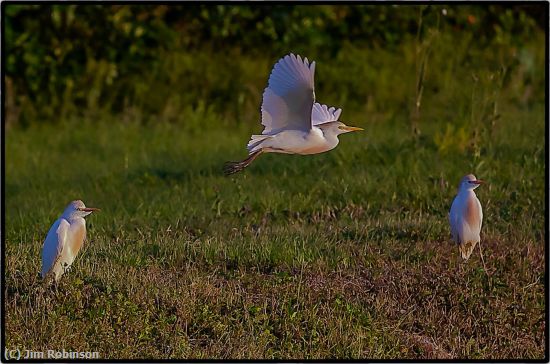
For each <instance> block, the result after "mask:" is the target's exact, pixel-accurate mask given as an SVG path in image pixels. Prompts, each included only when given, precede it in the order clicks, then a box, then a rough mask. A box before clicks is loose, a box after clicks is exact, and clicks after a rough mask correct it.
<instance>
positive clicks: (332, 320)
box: [4, 48, 546, 359]
mask: <svg viewBox="0 0 550 364" xmlns="http://www.w3.org/2000/svg"><path fill="white" fill-rule="evenodd" d="M410 49H412V48H410ZM450 53H451V52H449V49H446V48H443V49H442V51H441V54H439V53H437V52H434V53H433V54H434V55H433V58H432V59H431V61H430V62H431V63H430V67H431V68H430V69H429V72H430V73H429V74H428V76H427V79H426V91H424V92H425V93H424V96H423V101H422V108H421V113H422V118H421V120H420V124H419V126H420V129H421V131H422V133H421V135H420V136H419V137H418V138H413V137H412V136H411V133H410V122H409V114H408V113H407V105H409V103H408V100H410V99H411V97H412V96H411V95H414V92H413V90H414V87H409V86H410V85H411V84H413V83H411V82H413V80H414V74H412V75H407V76H406V77H407V79H406V82H404V83H403V84H397V83H396V82H397V73H396V72H391V69H392V67H393V69H395V67H398V65H399V62H400V61H403V59H402V58H401V56H400V55H395V54H393V55H392V54H389V53H388V52H385V51H382V50H373V51H372V53H371V58H370V59H372V63H371V64H370V66H369V64H368V63H366V62H367V58H368V57H366V56H365V55H364V54H363V53H361V52H359V51H358V50H357V51H356V53H354V56H356V57H355V58H354V59H356V63H353V62H351V61H348V60H343V59H336V60H334V63H335V64H336V65H335V66H331V61H330V60H324V61H323V62H320V63H319V66H318V70H319V73H320V74H321V73H322V75H323V78H324V79H325V80H327V81H326V82H336V80H334V79H333V78H335V77H336V76H337V75H338V74H342V79H341V80H340V81H341V84H340V85H339V86H337V85H336V83H335V84H334V88H331V87H329V86H330V85H329V84H327V83H325V84H320V85H319V87H318V89H317V90H316V91H317V95H318V97H319V98H320V100H321V101H322V102H327V103H329V104H337V105H341V106H342V107H343V109H344V112H343V115H342V117H343V120H344V121H345V122H347V123H349V124H351V125H357V126H361V127H364V128H365V130H366V131H365V132H361V133H353V134H349V135H344V136H341V138H340V140H341V143H340V145H339V146H338V147H337V149H335V150H333V151H331V152H329V153H325V154H321V155H317V156H308V157H303V156H289V155H264V156H262V157H260V158H259V159H258V160H257V161H256V162H254V163H253V164H252V165H251V167H249V168H248V169H247V170H246V171H245V172H244V173H241V174H238V175H235V176H232V177H229V178H228V177H224V176H223V174H222V172H221V169H222V165H223V163H224V162H225V161H226V160H236V159H240V158H243V157H244V156H245V154H246V151H245V145H246V142H247V141H248V137H249V135H250V133H251V132H253V131H254V132H258V131H259V130H260V126H259V123H258V122H257V118H258V112H257V108H258V106H257V105H258V104H259V101H260V100H259V97H260V96H261V95H260V93H258V94H257V95H255V96H251V95H248V96H247V97H246V104H247V105H248V103H249V104H250V105H255V106H254V108H255V109H256V111H253V109H252V108H251V109H250V110H249V111H247V113H246V114H245V115H244V116H243V122H241V123H235V121H233V120H231V118H230V117H228V116H227V115H225V114H223V113H219V112H217V111H215V110H209V109H208V108H205V107H198V108H191V107H190V108H188V109H185V111H184V112H183V113H182V114H181V115H178V117H177V120H175V121H181V122H175V123H169V122H167V121H166V120H165V119H163V118H160V119H161V121H158V122H155V123H153V122H149V123H146V124H144V125H142V124H138V123H133V122H120V121H119V120H117V119H116V118H115V117H113V116H110V115H103V114H100V115H99V117H98V118H94V119H92V118H89V117H83V118H78V119H75V120H74V121H72V122H69V123H63V124H59V125H55V124H49V125H33V126H32V127H30V128H28V129H21V128H10V129H8V130H6V150H5V153H6V168H5V172H6V185H5V192H6V201H5V209H6V226H5V239H6V250H5V257H6V267H5V269H6V286H5V290H4V295H5V299H6V307H5V308H6V310H5V312H6V345H7V347H8V348H11V347H19V348H25V349H30V350H35V351H37V350H46V349H56V350H61V349H63V348H64V349H65V350H89V351H98V352H99V353H100V356H101V357H104V358H166V357H170V358H293V359H305V358H312V359H321V358H473V359H481V358H483V359H497V358H507V359H511V358H534V359H542V358H543V356H544V332H545V327H544V312H545V310H546V307H545V301H544V198H545V193H544V168H545V163H546V159H545V158H546V157H545V155H544V142H545V141H544V102H543V99H542V98H537V97H535V98H529V97H528V96H526V98H527V99H526V100H523V99H521V95H523V94H522V92H523V91H524V89H526V88H528V86H525V83H522V82H523V81H522V80H523V79H522V78H518V77H519V76H518V73H520V72H523V71H521V67H519V68H515V69H514V72H512V73H511V74H510V75H509V76H508V77H509V78H510V79H511V81H508V83H507V85H506V86H505V87H503V86H498V85H496V83H495V82H496V81H495V82H493V81H492V80H494V79H495V77H496V78H498V75H497V73H495V72H496V71H494V69H495V68H496V67H493V68H491V67H488V66H486V65H479V66H478V67H477V68H475V67H474V68H473V69H472V68H471V67H473V66H472V65H471V64H470V65H469V66H468V67H470V68H469V69H468V67H464V66H462V65H460V64H459V62H458V61H457V60H456V59H454V58H452V60H453V61H452V62H447V59H448V58H449V57H451V56H450ZM405 54H406V55H408V56H407V57H405V60H404V61H403V62H405V63H406V64H407V65H408V66H410V65H411V64H412V63H414V59H412V58H411V57H410V54H412V51H410V52H408V53H407V52H405ZM537 54H538V53H537ZM374 55H378V56H379V57H376V56H374ZM361 57H362V58H361ZM537 59H539V61H540V59H542V58H540V57H539V58H537ZM384 60H385V61H387V62H386V64H387V65H390V66H392V67H390V66H388V67H387V68H384V69H383V70H380V73H379V75H378V76H377V75H376V74H374V73H372V72H373V71H372V70H370V71H368V69H369V67H373V64H375V63H376V64H378V63H380V66H382V65H383V63H384ZM243 62H244V64H248V63H247V62H250V60H245V61H243ZM346 62H351V64H350V65H347V64H346ZM260 63H261V62H260ZM264 63H265V65H266V67H268V63H267V62H264ZM261 64H263V63H261ZM537 64H538V63H537ZM348 66H349V67H351V66H353V67H355V68H354V71H353V72H348V73H346V72H343V71H342V70H343V69H346V68H347V67H348ZM474 66H475V65H474ZM323 67H325V68H323ZM331 67H333V68H331ZM338 67H340V68H338ZM342 67H344V68H342ZM413 69H414V68H413ZM338 70H340V71H338ZM212 72H215V71H212ZM266 72H267V70H263V69H262V70H261V73H260V74H264V75H265V74H266ZM353 73H357V74H363V75H365V78H364V79H365V80H367V82H370V83H372V84H369V86H368V87H369V88H370V91H366V89H364V88H363V89H361V87H365V86H362V85H361V83H360V81H358V79H359V78H358V77H353ZM471 73H476V74H477V75H478V77H479V78H478V80H479V81H477V83H476V82H474V81H470V79H471V77H470V76H471ZM454 74H456V77H455V76H453V75H454ZM495 75H497V76H495ZM492 76H494V77H492ZM319 77H320V78H319V81H320V80H322V79H323V78H321V76H319ZM468 77H470V78H468ZM514 77H515V78H514ZM331 79H332V81H330V80H331ZM262 82H265V77H263V78H262ZM406 85H409V86H406ZM371 86H372V87H371ZM436 86H437V87H436ZM391 87H394V90H395V92H392V91H391V90H392V89H391ZM354 88H356V89H357V92H356V94H359V96H358V97H357V98H355V99H354V100H355V101H349V102H348V100H351V98H352V96H350V94H353V92H354ZM258 90H261V88H258ZM343 90H347V91H346V92H348V93H350V94H346V92H343ZM377 90H380V92H381V94H378V93H377ZM407 90H408V91H407ZM340 91H342V92H340ZM409 91H410V92H409ZM520 91H521V92H520ZM472 95H473V96H472ZM360 100H363V103H362V101H360ZM364 100H371V101H367V102H366V103H364ZM399 100H400V101H399ZM472 100H474V102H473V103H472ZM207 103H208V101H207V100H202V105H207ZM357 105H363V106H361V107H358V106H357ZM497 107H498V114H499V115H500V117H497V118H496V119H495V124H494V125H493V126H491V125H490V117H491V115H493V116H494V114H492V113H493V110H494V109H496V108H497ZM97 119H100V120H97ZM487 120H489V121H487ZM171 121H174V120H171ZM474 131H477V133H478V134H477V135H478V139H477V141H476V143H475V145H469V143H468V140H469V137H470V135H472V133H473V132H474ZM467 173H474V174H475V175H476V176H477V177H479V178H482V179H485V180H487V181H488V183H487V184H486V185H484V186H482V187H480V188H479V189H477V190H476V192H477V195H478V197H479V199H480V201H481V203H482V205H483V207H484V225H483V230H482V247H483V251H484V258H485V262H486V267H487V271H484V270H483V265H482V263H481V260H480V256H479V252H478V250H477V249H476V251H475V253H474V254H473V255H472V257H471V258H470V260H469V261H467V262H462V260H461V258H460V256H459V254H458V249H457V247H456V246H454V245H453V244H452V243H451V242H450V239H449V235H450V234H449V228H448V222H447V212H448V210H449V207H450V204H451V202H452V199H453V197H454V195H455V193H456V186H457V184H458V181H459V180H460V178H461V177H462V176H463V175H465V174H467ZM77 198H78V199H82V200H83V201H84V202H85V203H86V204H87V205H89V206H95V207H100V208H101V209H102V211H101V212H100V213H96V214H93V215H91V216H89V217H88V218H87V222H88V225H87V226H88V243H87V244H86V245H85V247H84V248H83V251H82V252H81V254H80V255H79V256H78V258H77V260H76V261H75V264H74V265H73V268H72V270H71V271H70V272H69V273H68V274H66V275H65V276H64V277H63V279H62V280H61V283H60V285H59V287H57V289H55V288H51V287H49V286H47V285H45V284H44V283H43V282H42V281H41V280H40V279H39V277H38V272H39V271H40V264H41V262H40V251H41V247H42V242H43V239H44V237H45V235H46V233H47V231H48V229H49V226H50V225H51V223H52V222H53V221H54V220H55V219H56V218H57V217H58V216H59V214H60V213H61V212H62V210H63V209H64V207H65V206H66V204H67V203H68V202H69V201H71V200H73V199H77Z"/></svg>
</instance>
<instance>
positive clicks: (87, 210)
mask: <svg viewBox="0 0 550 364" xmlns="http://www.w3.org/2000/svg"><path fill="white" fill-rule="evenodd" d="M79 210H80V211H85V212H94V211H101V210H100V209H98V208H97V207H81V208H79Z"/></svg>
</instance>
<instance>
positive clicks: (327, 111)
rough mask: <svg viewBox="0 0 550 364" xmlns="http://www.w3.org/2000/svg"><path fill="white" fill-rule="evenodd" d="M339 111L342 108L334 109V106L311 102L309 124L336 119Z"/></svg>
mask: <svg viewBox="0 0 550 364" xmlns="http://www.w3.org/2000/svg"><path fill="white" fill-rule="evenodd" d="M341 113H342V109H336V108H335V107H334V106H332V107H328V106H327V105H321V104H320V103H318V102H316V103H314V104H313V109H312V110H311V124H312V125H319V124H324V123H329V122H331V121H338V118H339V117H340V114H341Z"/></svg>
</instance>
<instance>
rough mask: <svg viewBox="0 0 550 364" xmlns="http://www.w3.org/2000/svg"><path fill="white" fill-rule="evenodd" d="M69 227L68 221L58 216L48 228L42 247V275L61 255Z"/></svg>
mask: <svg viewBox="0 0 550 364" xmlns="http://www.w3.org/2000/svg"><path fill="white" fill-rule="evenodd" d="M69 227H70V225H69V222H68V221H67V220H65V219H63V218H60V219H58V220H57V221H56V222H55V223H54V224H53V225H52V227H51V228H50V231H49V232H48V235H47V236H46V240H45V241H44V247H43V249H42V277H44V276H45V275H46V274H47V273H48V272H49V271H50V270H51V269H52V268H53V266H54V265H55V262H56V261H57V259H58V258H59V256H60V255H61V252H62V251H63V247H64V245H65V242H66V241H67V233H68V231H69Z"/></svg>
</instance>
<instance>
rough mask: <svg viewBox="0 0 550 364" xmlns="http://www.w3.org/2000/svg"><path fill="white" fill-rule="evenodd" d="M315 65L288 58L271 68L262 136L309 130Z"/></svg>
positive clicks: (291, 55) (300, 59) (263, 110)
mask: <svg viewBox="0 0 550 364" xmlns="http://www.w3.org/2000/svg"><path fill="white" fill-rule="evenodd" d="M314 74H315V62H311V63H309V61H308V60H307V58H304V59H303V60H302V58H301V57H300V56H295V55H294V54H290V55H287V56H285V57H283V58H281V59H280V60H279V61H278V62H277V63H276V64H275V66H274V67H273V71H271V75H270V76H269V82H268V86H267V88H266V89H265V90H264V94H263V101H262V124H263V125H264V126H265V128H264V131H263V132H262V134H270V133H272V132H278V131H279V130H282V129H295V130H305V131H307V130H309V129H311V110H312V107H313V102H314V101H315V95H314V87H313V76H314Z"/></svg>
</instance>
